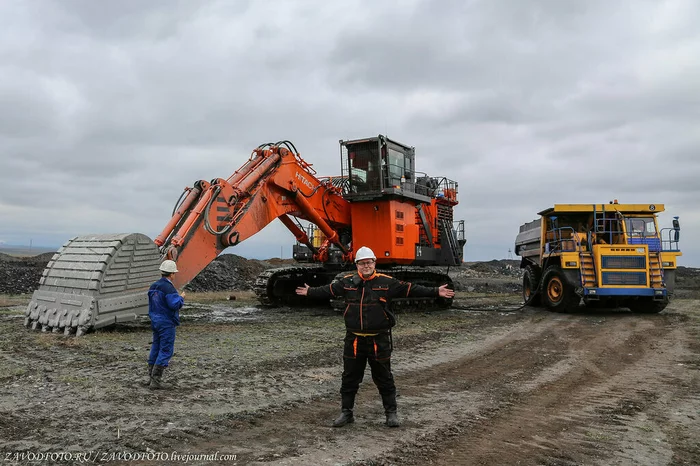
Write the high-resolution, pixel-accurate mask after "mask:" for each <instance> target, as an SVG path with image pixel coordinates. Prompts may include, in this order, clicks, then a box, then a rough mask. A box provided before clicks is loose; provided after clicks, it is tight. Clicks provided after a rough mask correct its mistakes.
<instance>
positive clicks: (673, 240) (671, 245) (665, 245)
mask: <svg viewBox="0 0 700 466" xmlns="http://www.w3.org/2000/svg"><path fill="white" fill-rule="evenodd" d="M679 233H680V230H679V229H678V228H662V229H661V251H662V252H666V251H674V252H678V251H680V247H679V246H678V240H679V239H680V238H679V236H680V235H679Z"/></svg>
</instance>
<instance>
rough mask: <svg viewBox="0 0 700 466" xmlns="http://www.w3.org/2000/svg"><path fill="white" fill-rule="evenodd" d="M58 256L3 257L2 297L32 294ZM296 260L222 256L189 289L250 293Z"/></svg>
mask: <svg viewBox="0 0 700 466" xmlns="http://www.w3.org/2000/svg"><path fill="white" fill-rule="evenodd" d="M54 254H55V253H53V252H48V253H45V254H39V255H38V256H31V257H17V256H11V255H9V254H4V253H0V293H2V294H30V293H32V292H34V290H36V289H37V288H38V287H39V279H40V278H41V274H42V273H43V271H44V269H45V268H46V265H47V264H48V263H49V261H50V260H51V258H52V257H53V256H54ZM294 263H295V262H294V261H293V260H292V259H269V260H256V259H246V258H244V257H241V256H237V255H235V254H222V255H220V256H219V257H217V258H216V259H214V260H213V261H212V263H211V264H209V265H208V266H207V267H206V268H205V269H204V270H202V271H201V272H200V273H199V275H197V276H196V277H195V278H194V280H192V281H191V282H190V283H189V284H188V285H187V286H186V287H185V289H186V290H188V291H229V290H230V291H239V290H250V289H252V287H253V283H254V282H255V277H257V276H258V274H260V273H261V272H262V271H264V270H267V269H270V268H274V267H284V266H285V265H290V264H294Z"/></svg>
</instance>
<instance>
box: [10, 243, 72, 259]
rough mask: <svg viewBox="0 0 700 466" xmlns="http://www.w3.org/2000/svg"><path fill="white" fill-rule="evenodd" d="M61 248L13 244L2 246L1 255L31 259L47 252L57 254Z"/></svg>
mask: <svg viewBox="0 0 700 466" xmlns="http://www.w3.org/2000/svg"><path fill="white" fill-rule="evenodd" d="M59 249H60V248H49V247H38V246H36V247H35V246H32V248H31V249H30V248H29V246H18V245H13V244H0V254H7V255H8V256H14V257H31V256H37V255H39V254H43V253H45V252H56V251H58V250H59Z"/></svg>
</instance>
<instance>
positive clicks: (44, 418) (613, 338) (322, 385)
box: [0, 276, 700, 465]
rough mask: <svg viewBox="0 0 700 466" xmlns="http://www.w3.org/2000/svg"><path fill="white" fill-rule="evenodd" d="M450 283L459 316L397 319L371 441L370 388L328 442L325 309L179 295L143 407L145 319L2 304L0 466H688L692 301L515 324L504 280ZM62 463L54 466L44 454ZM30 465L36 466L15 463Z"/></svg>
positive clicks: (693, 423)
mask: <svg viewBox="0 0 700 466" xmlns="http://www.w3.org/2000/svg"><path fill="white" fill-rule="evenodd" d="M463 278H464V280H463V281H460V283H461V284H462V285H463V286H461V288H462V290H461V291H458V294H457V299H456V302H455V304H456V307H458V308H461V309H452V310H448V311H439V312H431V313H402V314H399V316H398V325H397V327H396V328H395V330H394V333H393V339H394V343H395V353H394V359H393V368H394V372H395V378H396V383H397V386H398V390H399V397H398V402H399V416H400V418H401V421H402V424H401V427H400V428H397V429H391V428H388V427H386V426H384V423H383V422H384V415H383V412H382V407H381V403H380V399H379V396H378V394H377V391H376V388H375V387H374V385H373V384H372V381H371V377H370V376H369V373H368V374H367V375H366V377H365V381H364V383H363V384H362V386H361V388H360V392H359V395H358V399H357V404H356V408H355V416H356V422H355V423H354V424H352V425H349V426H346V427H344V428H340V429H338V428H333V427H331V426H330V425H331V421H332V419H333V418H334V417H335V416H336V415H337V414H338V411H339V394H338V389H339V380H340V373H341V371H342V354H341V347H342V339H343V336H344V330H343V323H342V317H341V316H340V315H339V314H337V313H335V312H334V311H332V310H326V309H304V310H292V309H287V308H279V309H260V308H258V307H257V306H256V304H255V301H254V298H253V296H252V293H250V292H245V291H239V292H236V293H235V295H234V296H233V297H234V298H236V299H234V300H231V299H227V298H231V294H230V293H228V292H227V293H220V294H219V295H215V294H197V293H192V294H191V295H190V294H189V293H188V304H187V307H186V309H185V310H184V312H183V316H182V326H181V327H180V328H179V329H178V334H177V340H176V347H175V355H174V357H173V359H172V361H171V365H170V367H169V368H168V370H167V371H166V375H165V379H166V380H167V382H169V383H171V384H173V387H171V389H169V390H164V391H150V390H148V388H146V387H145V386H144V385H142V383H143V382H144V381H145V380H146V379H147V370H146V364H145V360H146V357H147V354H148V351H149V346H150V338H151V332H150V329H149V323H148V321H147V319H143V320H140V321H138V322H133V323H129V324H124V325H120V326H117V327H115V328H112V329H109V330H101V331H97V332H95V333H90V334H87V335H85V336H83V337H81V338H64V337H63V336H59V335H54V334H42V333H35V332H32V331H30V330H27V329H24V328H23V327H22V320H21V312H22V309H23V307H22V303H21V302H18V301H16V300H14V301H12V302H10V303H9V304H7V305H6V306H5V307H4V308H0V419H1V420H2V421H0V453H1V455H2V456H1V457H2V458H3V460H4V463H6V464H58V463H65V464H73V463H75V462H76V461H75V459H76V458H77V455H78V454H85V455H92V456H91V457H90V458H92V459H94V460H95V463H96V464H107V463H129V464H183V463H184V462H185V460H187V464H239V465H248V464H254V465H259V464H272V465H290V464H294V465H296V464H298V465H309V464H314V465H316V464H341V465H350V464H352V465H425V464H434V465H448V464H464V465H470V464H475V465H501V464H523V465H530V464H532V465H540V464H547V465H615V464H617V465H626V464H649V465H664V464H668V465H682V464H700V443H699V440H698V439H700V300H698V299H676V300H674V301H673V302H672V304H671V305H670V306H669V307H668V308H667V309H666V310H665V311H664V312H663V313H661V314H658V315H634V314H632V313H630V312H628V311H626V310H598V311H596V312H594V313H590V312H583V311H581V312H577V313H572V314H555V313H550V312H547V311H545V310H542V309H540V308H530V307H527V308H523V309H519V310H518V307H519V306H518V303H519V301H520V299H519V295H518V294H517V293H515V292H508V291H507V289H508V287H509V286H512V284H513V283H517V278H515V279H513V280H510V279H509V278H508V277H503V276H501V277H500V278H499V280H500V282H499V283H498V284H497V283H495V282H493V281H491V283H489V284H488V286H486V287H484V284H485V283H486V282H485V281H484V280H481V281H478V280H477V279H475V278H472V279H473V280H475V281H474V282H469V280H467V279H468V278H469V277H463ZM470 287H471V289H472V291H471V292H470V291H467V290H468V289H469V288H470ZM495 287H497V288H498V290H500V291H501V292H499V293H494V292H493V291H492V290H493V289H494V288H495ZM477 288H481V289H482V290H485V291H482V292H478V291H477ZM20 301H21V300H20ZM61 452H63V453H64V455H63V460H62V459H61V458H60V457H59V456H57V455H54V456H53V457H49V456H47V455H49V454H52V453H53V454H55V453H61ZM29 454H33V455H34V456H33V458H35V459H36V458H39V456H38V455H45V458H48V459H43V460H42V461H35V462H33V463H30V461H28V460H27V458H29V456H28V455H29ZM68 454H70V455H73V456H72V460H71V461H67V460H66V459H67V458H68V456H67V455H68ZM187 454H190V455H193V456H190V457H186V456H181V455H187ZM21 455H25V456H21ZM224 455H235V459H233V456H231V457H229V458H227V460H225V461H223V460H221V458H222V457H223V456H224ZM166 460H167V461H166Z"/></svg>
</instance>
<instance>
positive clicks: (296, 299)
mask: <svg viewBox="0 0 700 466" xmlns="http://www.w3.org/2000/svg"><path fill="white" fill-rule="evenodd" d="M351 272H352V271H351V270H350V271H349V270H343V271H340V272H338V270H337V269H336V270H331V269H327V268H323V267H281V268H276V269H269V270H266V271H264V272H263V273H261V274H260V275H258V277H257V279H256V280H255V285H254V290H255V294H256V295H257V297H258V300H259V301H260V303H261V304H262V305H263V306H269V307H275V306H290V307H308V306H324V305H326V306H327V305H329V301H328V300H317V301H313V300H311V299H310V298H307V297H303V296H298V295H297V294H296V293H295V291H294V290H295V289H296V288H297V287H298V286H303V285H304V284H305V283H306V284H307V285H309V286H323V285H328V284H330V283H331V281H333V280H334V279H339V278H342V277H343V276H344V275H346V274H347V273H351ZM378 272H380V273H384V274H387V275H390V276H392V277H394V278H397V279H399V280H403V281H408V282H411V283H413V284H417V285H423V286H431V287H437V286H441V285H444V284H448V285H449V287H450V288H452V287H453V285H452V279H451V278H450V277H449V276H448V275H447V274H443V273H438V272H432V271H427V270H425V269H423V268H420V269H396V270H379V271H378ZM330 305H331V306H332V307H333V308H334V309H338V310H342V309H343V308H344V302H343V300H331V302H330ZM451 305H452V300H451V299H444V298H396V299H393V300H392V302H391V309H392V310H395V311H411V310H430V309H446V308H449V307H450V306H451Z"/></svg>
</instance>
